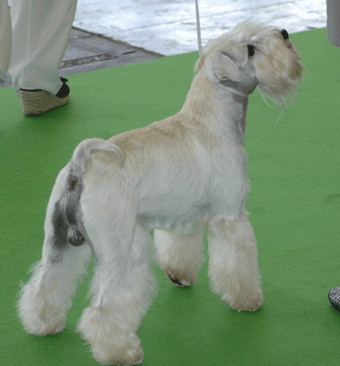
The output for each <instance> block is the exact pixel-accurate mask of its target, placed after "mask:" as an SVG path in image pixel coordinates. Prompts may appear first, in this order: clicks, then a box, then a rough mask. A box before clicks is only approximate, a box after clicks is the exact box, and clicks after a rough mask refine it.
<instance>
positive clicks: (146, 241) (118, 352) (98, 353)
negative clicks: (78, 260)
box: [78, 220, 155, 365]
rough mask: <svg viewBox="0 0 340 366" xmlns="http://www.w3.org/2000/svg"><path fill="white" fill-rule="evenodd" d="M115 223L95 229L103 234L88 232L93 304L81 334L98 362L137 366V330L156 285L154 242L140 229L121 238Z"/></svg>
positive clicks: (140, 354)
mask: <svg viewBox="0 0 340 366" xmlns="http://www.w3.org/2000/svg"><path fill="white" fill-rule="evenodd" d="M123 221H125V222H126V221H127V220H123ZM116 223H117V222H113V230H112V231H107V227H105V225H103V226H102V227H101V226H100V223H97V224H96V225H95V226H96V230H97V229H98V230H101V229H103V231H102V232H100V231H97V233H96V232H95V231H92V230H91V229H88V234H89V237H90V238H91V241H92V246H93V250H94V252H95V256H96V259H97V267H96V271H95V274H94V278H93V281H92V285H91V287H92V288H91V293H92V294H93V298H92V303H91V306H90V307H88V308H87V309H85V310H84V312H83V314H82V317H81V320H80V322H79V324H78V330H79V331H80V332H81V334H82V336H83V338H84V339H85V340H86V341H87V342H88V343H89V344H90V345H91V350H92V352H93V356H94V358H95V359H96V360H97V361H98V362H100V363H102V364H105V365H111V364H112V365H116V364H119V365H138V364H140V363H141V362H142V360H143V351H142V348H141V346H140V340H139V339H138V337H137V335H136V331H137V329H138V327H139V325H140V322H141V320H142V317H143V316H144V315H145V313H146V311H147V309H148V307H149V305H150V302H151V293H152V290H153V288H154V286H155V281H154V277H153V274H152V273H151V271H150V269H149V263H148V259H149V258H148V252H149V248H150V246H151V245H150V244H151V237H150V235H149V233H148V232H147V231H146V230H145V229H143V228H142V227H140V226H138V225H137V224H136V225H135V227H131V228H130V230H129V232H126V235H124V233H123V232H121V235H119V234H117V232H119V231H122V230H121V227H120V228H117V226H118V224H117V226H115V224H116ZM105 229H106V230H105ZM115 229H116V230H115ZM131 237H132V242H131ZM127 239H128V240H127Z"/></svg>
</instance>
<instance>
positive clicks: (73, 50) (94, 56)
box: [0, 28, 163, 88]
mask: <svg viewBox="0 0 340 366" xmlns="http://www.w3.org/2000/svg"><path fill="white" fill-rule="evenodd" d="M160 57H163V56H162V55H160V54H157V53H154V52H150V51H146V50H143V49H141V48H137V47H133V46H130V45H129V44H125V43H123V42H119V41H114V40H112V39H109V38H106V37H102V36H99V35H97V34H93V33H89V32H85V31H83V30H80V29H77V28H73V29H72V32H71V36H70V40H69V43H68V47H67V50H66V53H65V57H64V59H63V62H62V64H61V65H60V76H67V75H72V74H79V73H82V72H87V71H93V70H98V69H105V68H109V67H115V66H120V65H128V64H135V63H138V62H144V61H150V60H154V59H157V58H160ZM11 85H12V82H11V78H10V76H9V74H7V76H6V80H5V83H3V84H1V85H0V88H3V87H7V86H11Z"/></svg>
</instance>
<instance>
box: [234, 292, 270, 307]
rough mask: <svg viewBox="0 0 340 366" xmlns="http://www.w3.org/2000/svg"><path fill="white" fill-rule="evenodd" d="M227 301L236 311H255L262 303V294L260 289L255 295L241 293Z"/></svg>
mask: <svg viewBox="0 0 340 366" xmlns="http://www.w3.org/2000/svg"><path fill="white" fill-rule="evenodd" d="M227 302H228V303H229V305H230V307H231V308H232V309H234V310H237V311H255V310H257V309H259V308H260V307H261V306H262V304H263V294H262V291H261V290H260V291H259V293H258V294H257V295H256V296H254V295H253V296H251V295H249V296H247V295H243V296H239V297H238V298H236V299H234V300H231V301H227Z"/></svg>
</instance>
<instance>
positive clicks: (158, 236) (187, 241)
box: [154, 230, 203, 287]
mask: <svg viewBox="0 0 340 366" xmlns="http://www.w3.org/2000/svg"><path fill="white" fill-rule="evenodd" d="M154 241H155V245H156V248H157V255H158V261H159V264H160V266H161V268H162V269H163V271H164V273H165V274H166V276H167V277H168V278H169V279H170V281H171V282H173V283H174V284H175V285H176V286H178V287H184V286H190V285H191V284H193V283H194V282H196V279H197V276H198V272H199V270H200V269H201V265H202V258H203V234H202V233H199V234H187V235H179V234H176V233H172V232H167V231H163V230H155V231H154Z"/></svg>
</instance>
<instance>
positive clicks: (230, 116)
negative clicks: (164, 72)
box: [181, 72, 248, 143]
mask: <svg viewBox="0 0 340 366" xmlns="http://www.w3.org/2000/svg"><path fill="white" fill-rule="evenodd" d="M247 107H248V95H246V94H243V93H242V92H240V91H238V90H236V89H234V88H233V87H232V86H226V85H222V84H218V83H213V82H211V81H209V80H208V78H207V77H206V76H205V75H204V73H203V72H200V73H199V74H197V75H196V76H195V78H194V80H193V82H192V85H191V89H190V90H189V93H188V96H187V99H186V101H185V103H184V106H183V108H182V110H181V112H184V113H186V112H187V113H190V115H191V117H192V118H193V119H194V120H195V121H200V122H203V123H204V122H205V121H206V124H207V125H208V128H210V129H214V130H215V131H216V130H217V131H216V132H220V133H223V134H230V132H231V131H232V132H233V133H234V134H235V135H236V138H237V139H238V140H239V142H240V143H243V140H244V135H245V129H246V112H247Z"/></svg>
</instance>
